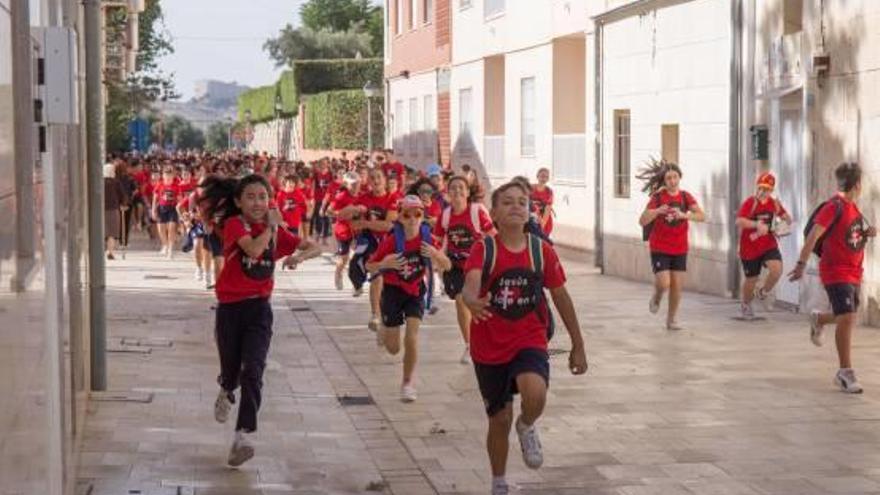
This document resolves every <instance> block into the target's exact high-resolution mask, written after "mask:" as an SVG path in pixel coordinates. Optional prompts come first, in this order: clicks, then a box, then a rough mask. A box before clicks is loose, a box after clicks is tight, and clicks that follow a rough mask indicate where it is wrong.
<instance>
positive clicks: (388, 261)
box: [367, 253, 403, 273]
mask: <svg viewBox="0 0 880 495" xmlns="http://www.w3.org/2000/svg"><path fill="white" fill-rule="evenodd" d="M401 268H403V261H402V260H401V259H400V255H399V254H397V253H390V254H388V255H386V256H385V257H384V258H382V259H381V260H380V261H375V258H374V259H371V260H370V261H368V262H367V271H368V272H370V273H378V272H379V271H381V270H400V269H401Z"/></svg>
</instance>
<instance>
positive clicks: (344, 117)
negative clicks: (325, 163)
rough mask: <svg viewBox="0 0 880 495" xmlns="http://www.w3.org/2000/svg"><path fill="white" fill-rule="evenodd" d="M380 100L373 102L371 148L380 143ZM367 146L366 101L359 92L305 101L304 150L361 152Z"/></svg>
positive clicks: (381, 102)
mask: <svg viewBox="0 0 880 495" xmlns="http://www.w3.org/2000/svg"><path fill="white" fill-rule="evenodd" d="M382 105H383V99H382V98H381V97H380V98H373V101H372V110H373V112H372V119H373V121H372V124H373V144H374V145H376V144H379V143H381V142H382V138H383V136H384V126H383V123H382ZM366 146H367V101H366V97H365V96H364V93H363V91H362V90H360V89H356V90H342V91H327V92H324V93H319V94H315V95H310V96H308V97H307V98H306V100H305V147H306V148H309V149H349V150H355V149H364V148H366Z"/></svg>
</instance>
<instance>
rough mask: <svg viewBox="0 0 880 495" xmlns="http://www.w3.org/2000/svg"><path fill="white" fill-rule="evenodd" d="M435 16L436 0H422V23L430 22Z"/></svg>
mask: <svg viewBox="0 0 880 495" xmlns="http://www.w3.org/2000/svg"><path fill="white" fill-rule="evenodd" d="M433 18H434V0H422V24H430V23H431V21H432V20H433Z"/></svg>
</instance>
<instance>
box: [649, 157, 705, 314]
mask: <svg viewBox="0 0 880 495" xmlns="http://www.w3.org/2000/svg"><path fill="white" fill-rule="evenodd" d="M648 174H649V175H650V176H648V175H646V174H643V176H644V177H647V178H648V183H647V184H646V186H645V188H646V190H649V191H651V193H652V194H651V199H650V201H648V205H647V206H646V207H645V211H644V212H642V215H641V217H640V218H639V224H640V225H641V226H642V227H643V228H644V227H647V226H649V225H650V226H651V227H650V229H651V231H650V234H649V237H648V241H649V245H650V248H651V267H652V268H653V270H654V294H653V295H652V296H651V299H650V301H649V304H648V309H649V310H650V312H651V313H652V314H656V313H657V311H659V310H660V303H661V302H662V300H663V294H665V293H666V291H669V309H668V312H667V314H666V329H667V330H681V326H680V325H679V324H678V322H677V320H676V319H675V317H676V314H677V313H678V306H679V304H680V303H681V291H682V287H683V286H684V275H685V273H686V272H687V253H688V225H689V224H690V222H702V221H703V220H704V219H705V214H704V213H703V210H702V209H701V208H700V205H698V204H697V201H696V200H695V199H694V197H693V196H692V195H691V194H690V193H688V192H687V191H684V190H682V189H681V188H680V187H679V186H680V183H681V169H680V168H679V167H678V165H676V164H674V163H666V162H660V163H658V164H657V166H656V167H654V168H651V169H650V170H649V171H648Z"/></svg>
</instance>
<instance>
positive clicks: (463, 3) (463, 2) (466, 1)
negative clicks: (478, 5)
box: [458, 0, 473, 9]
mask: <svg viewBox="0 0 880 495" xmlns="http://www.w3.org/2000/svg"><path fill="white" fill-rule="evenodd" d="M471 5H473V0H458V8H459V9H466V8H468V7H470V6H471Z"/></svg>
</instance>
